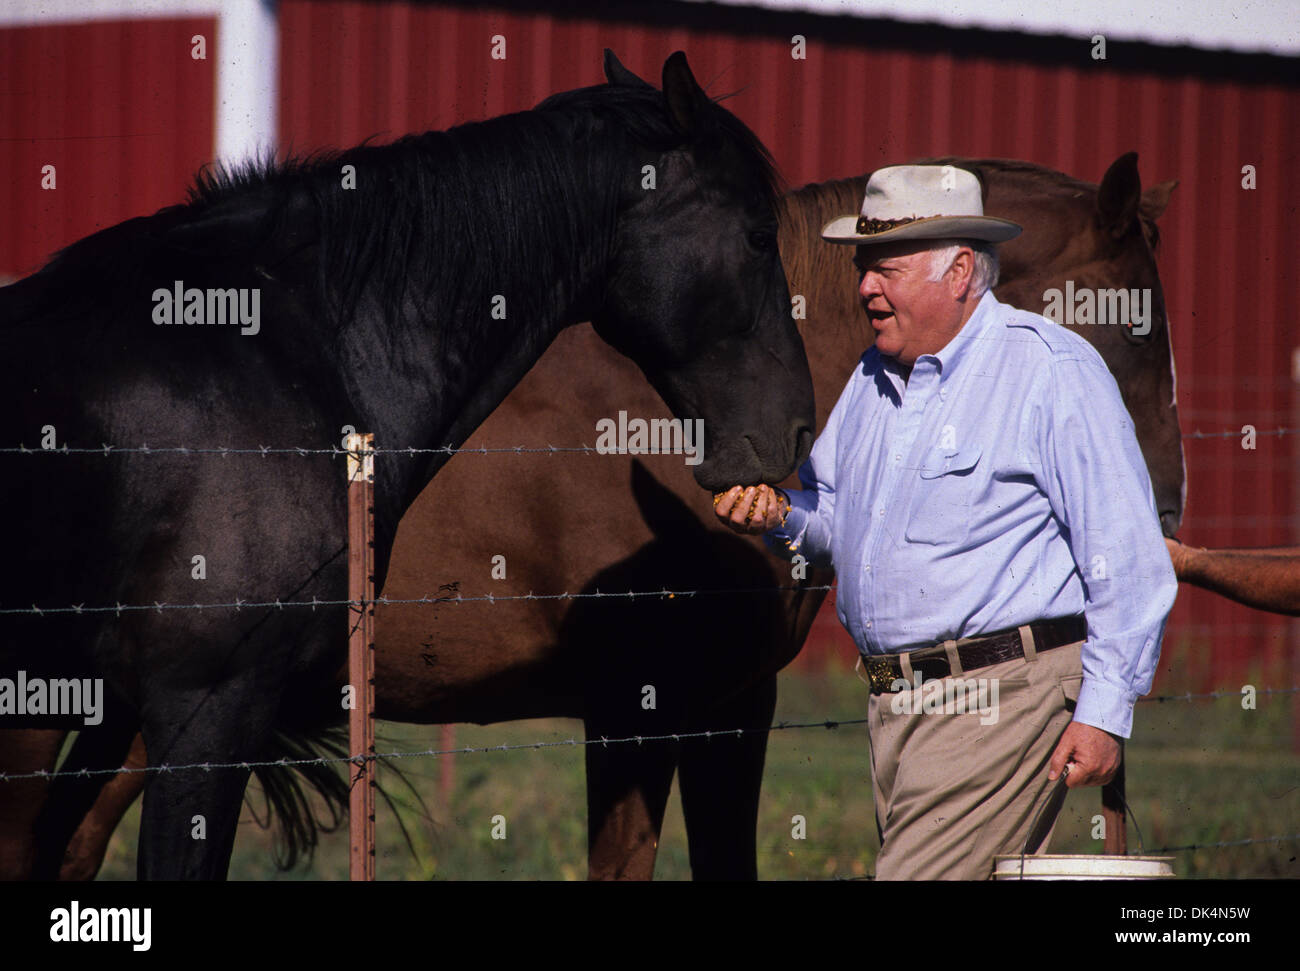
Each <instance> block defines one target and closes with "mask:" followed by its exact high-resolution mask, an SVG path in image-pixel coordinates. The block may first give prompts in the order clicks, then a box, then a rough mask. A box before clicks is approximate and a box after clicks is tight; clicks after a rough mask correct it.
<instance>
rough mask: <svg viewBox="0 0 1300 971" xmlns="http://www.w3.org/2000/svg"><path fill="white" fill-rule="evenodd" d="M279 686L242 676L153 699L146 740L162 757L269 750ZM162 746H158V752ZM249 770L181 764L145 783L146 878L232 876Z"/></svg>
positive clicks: (239, 757)
mask: <svg viewBox="0 0 1300 971" xmlns="http://www.w3.org/2000/svg"><path fill="white" fill-rule="evenodd" d="M276 694H277V693H276V692H274V691H269V690H268V688H267V687H266V686H265V684H262V685H259V684H258V678H256V677H251V678H245V677H241V678H239V679H235V680H233V681H228V682H225V683H224V684H221V685H219V686H213V687H211V688H207V689H203V690H201V691H184V692H181V691H174V692H169V693H168V694H167V695H165V696H164V697H161V698H157V699H154V703H152V704H146V706H145V715H144V725H143V728H142V732H143V735H144V742H145V747H146V749H147V750H148V752H149V760H150V762H151V763H153V764H154V765H170V766H182V765H192V764H203V763H239V762H247V761H254V760H256V759H257V758H258V757H259V755H260V754H261V753H263V752H264V751H265V743H266V739H267V737H268V736H269V734H270V732H271V731H272V729H273V719H272V714H273V708H274V705H273V703H268V701H267V700H266V696H268V695H269V696H270V697H272V698H274V697H275V696H276ZM155 753H157V754H156V755H155ZM249 774H250V772H249V770H247V769H242V768H235V769H225V768H214V769H207V770H205V769H201V768H200V769H175V770H172V771H161V772H158V773H156V774H151V776H150V778H149V781H148V783H147V784H146V785H145V790H144V811H143V815H142V817H141V821H140V845H139V854H138V859H137V870H138V875H139V877H140V879H142V880H224V879H225V877H226V870H227V868H228V867H229V865H230V853H231V850H232V849H233V847H234V844H235V830H236V827H237V825H238V822H239V811H240V806H241V803H242V800H243V795H244V788H245V786H246V785H247V783H248V777H249Z"/></svg>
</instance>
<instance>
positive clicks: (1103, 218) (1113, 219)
mask: <svg viewBox="0 0 1300 971" xmlns="http://www.w3.org/2000/svg"><path fill="white" fill-rule="evenodd" d="M1141 204H1142V179H1141V177H1140V176H1139V175H1138V153H1137V152H1125V153H1124V154H1123V155H1121V156H1120V157H1119V158H1117V159H1115V161H1114V162H1112V163H1111V165H1110V168H1108V169H1107V170H1106V174H1105V175H1104V176H1102V179H1101V185H1100V186H1099V187H1098V189H1097V216H1098V219H1099V220H1100V222H1101V228H1102V229H1103V230H1105V231H1106V232H1108V233H1110V234H1111V236H1113V237H1115V238H1116V239H1118V238H1119V237H1121V236H1123V235H1124V234H1125V233H1127V232H1129V230H1130V229H1132V228H1133V224H1134V223H1135V222H1136V221H1137V217H1138V207H1139V206H1140V205H1141Z"/></svg>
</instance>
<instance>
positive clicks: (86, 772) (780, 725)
mask: <svg viewBox="0 0 1300 971" xmlns="http://www.w3.org/2000/svg"><path fill="white" fill-rule="evenodd" d="M1297 691H1300V685H1293V686H1292V687H1290V688H1259V689H1257V694H1264V695H1274V694H1277V695H1285V694H1295V693H1296V692H1297ZM1239 696H1240V692H1239V691H1215V692H1208V693H1205V694H1191V693H1188V694H1182V695H1163V696H1152V697H1147V698H1139V699H1138V701H1139V702H1143V701H1197V700H1203V699H1206V698H1221V697H1239ZM868 721H869V719H866V718H832V719H823V720H822V721H812V722H777V723H776V724H773V725H769V726H767V727H766V728H725V729H716V730H707V731H702V732H672V733H669V734H665V735H632V736H628V737H626V738H607V737H604V736H602V737H601V738H594V739H593V738H588V739H582V740H579V739H577V738H570V739H567V740H563V741H558V742H555V741H545V740H539V741H535V742H517V743H515V744H507V743H503V744H501V745H485V746H481V747H477V748H476V747H474V746H465V747H462V748H455V749H421V750H418V751H411V752H386V753H376V754H374V755H356V756H335V757H332V758H326V757H321V758H310V759H288V758H282V759H277V760H275V761H270V762H266V761H263V762H259V761H252V762H248V761H241V762H197V763H191V764H188V765H147V766H141V767H139V768H133V767H129V766H120V767H117V768H112V769H79V770H77V771H76V772H61V771H58V770H55V771H53V772H51V771H48V770H45V769H38V770H35V771H33V772H25V773H6V772H0V782H10V781H15V780H19V779H54V778H58V777H60V776H75V777H77V778H87V777H90V776H96V775H122V774H130V773H141V772H145V773H148V772H153V773H162V772H182V771H187V770H192V769H203V770H204V771H211V770H213V769H258V768H268V767H271V766H282V767H289V768H291V767H293V766H298V765H335V764H340V763H348V762H350V763H353V764H361V763H363V762H367V761H382V760H384V759H403V758H436V757H438V756H440V755H479V754H483V753H486V752H513V751H521V750H525V749H544V748H558V747H561V746H566V745H567V746H572V745H600V746H603V747H606V748H607V747H609V746H610V745H630V744H633V743H635V744H637V745H643V744H645V743H646V742H666V741H674V742H680V741H682V740H684V739H695V738H721V737H726V736H728V735H735V736H737V737H739V736H741V735H744V734H746V733H750V734H757V733H760V732H762V733H767V732H775V731H787V730H790V729H801V728H825V729H837V728H841V727H843V726H845V725H865V724H866V723H867V722H868Z"/></svg>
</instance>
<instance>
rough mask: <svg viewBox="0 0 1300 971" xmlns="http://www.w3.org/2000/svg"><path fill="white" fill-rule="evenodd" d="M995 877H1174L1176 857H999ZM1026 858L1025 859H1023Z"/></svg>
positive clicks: (1161, 878)
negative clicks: (1173, 864) (1174, 860)
mask: <svg viewBox="0 0 1300 971" xmlns="http://www.w3.org/2000/svg"><path fill="white" fill-rule="evenodd" d="M993 859H994V867H993V879H994V880H1172V879H1173V877H1174V868H1173V866H1172V865H1171V864H1172V863H1173V859H1174V858H1173V857H1172V856H1096V855H1078V856H1067V855H1060V856H1054V855H1052V854H1044V855H1043V856H1024V857H1021V856H997V857H994V858H993ZM1022 861H1023V862H1022Z"/></svg>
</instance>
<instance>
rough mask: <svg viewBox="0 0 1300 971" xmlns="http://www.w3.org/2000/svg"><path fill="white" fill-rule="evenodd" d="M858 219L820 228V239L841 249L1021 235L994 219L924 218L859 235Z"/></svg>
mask: <svg viewBox="0 0 1300 971" xmlns="http://www.w3.org/2000/svg"><path fill="white" fill-rule="evenodd" d="M857 229H858V217H857V216H841V217H840V218H839V219H832V220H831V221H830V222H828V223H827V224H826V225H825V226H823V227H822V239H824V240H826V242H828V243H839V244H841V245H844V246H865V245H869V244H871V243H894V242H901V241H903V240H908V239H980V240H984V241H985V242H987V243H1004V242H1006V241H1007V240H1009V239H1015V238H1016V237H1017V236H1019V235H1020V232H1021V227H1020V225H1019V224H1017V223H1013V222H1012V221H1011V220H1009V219H998V218H997V217H996V216H926V217H925V218H923V219H917V220H915V221H913V222H910V223H905V224H904V225H902V226H897V227H895V228H894V229H887V230H885V232H883V233H859V232H858V231H857Z"/></svg>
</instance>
